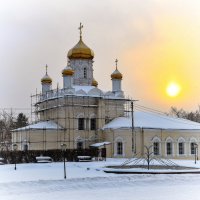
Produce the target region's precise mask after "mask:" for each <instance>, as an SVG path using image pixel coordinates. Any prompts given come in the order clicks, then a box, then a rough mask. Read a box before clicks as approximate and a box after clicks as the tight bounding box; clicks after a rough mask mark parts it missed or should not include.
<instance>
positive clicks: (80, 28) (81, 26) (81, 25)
mask: <svg viewBox="0 0 200 200" xmlns="http://www.w3.org/2000/svg"><path fill="white" fill-rule="evenodd" d="M82 28H83V24H82V23H81V22H80V26H79V27H78V29H79V30H80V39H81V38H82Z"/></svg>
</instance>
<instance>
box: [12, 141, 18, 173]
mask: <svg viewBox="0 0 200 200" xmlns="http://www.w3.org/2000/svg"><path fill="white" fill-rule="evenodd" d="M17 147H18V146H17V144H16V143H15V144H13V150H14V151H15V170H16V169H17V167H16V150H17Z"/></svg>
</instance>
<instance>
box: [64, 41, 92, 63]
mask: <svg viewBox="0 0 200 200" xmlns="http://www.w3.org/2000/svg"><path fill="white" fill-rule="evenodd" d="M67 57H68V58H69V59H73V58H75V59H77V58H81V59H93V58H94V52H93V51H92V49H90V48H89V47H88V46H87V45H86V44H85V43H84V42H83V41H82V37H80V40H79V42H78V43H77V44H76V45H75V46H74V47H73V48H72V49H70V50H69V51H68V54H67Z"/></svg>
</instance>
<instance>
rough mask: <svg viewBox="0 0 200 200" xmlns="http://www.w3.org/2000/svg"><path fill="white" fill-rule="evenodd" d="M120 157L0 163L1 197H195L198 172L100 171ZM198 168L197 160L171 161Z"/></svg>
mask: <svg viewBox="0 0 200 200" xmlns="http://www.w3.org/2000/svg"><path fill="white" fill-rule="evenodd" d="M123 161H124V160H123V159H108V160H107V161H106V162H102V161H101V162H94V161H93V162H87V163H84V162H80V163H75V162H67V165H66V166H67V168H66V169H67V179H66V180H64V178H63V163H43V164H18V165H17V170H16V171H15V170H14V165H1V166H0V199H2V200H11V199H12V200H25V199H28V200H33V199H34V200H35V199H36V200H41V199H42V200H46V199H47V200H55V199H56V200H57V199H69V200H75V199H77V200H78V199H81V200H86V199H87V200H100V199H101V200H116V199H117V200H133V199H136V200H161V199H162V200H169V199H170V200H179V199H181V200H186V199H187V200H188V199H189V200H199V199H200V192H199V191H200V174H193V175H192V174H184V175H130V174H129V175H123V174H122V175H117V174H106V173H104V172H103V171H102V167H104V166H105V165H113V164H115V165H117V164H121V163H122V162H123ZM175 162H176V163H177V164H179V165H184V166H193V167H199V168H200V161H198V163H197V164H196V165H195V164H194V161H191V160H187V161H175Z"/></svg>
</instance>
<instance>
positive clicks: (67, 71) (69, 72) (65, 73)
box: [62, 66, 74, 76]
mask: <svg viewBox="0 0 200 200" xmlns="http://www.w3.org/2000/svg"><path fill="white" fill-rule="evenodd" d="M62 75H63V76H73V75H74V71H73V70H72V68H71V67H69V66H67V67H66V68H65V69H63V70H62Z"/></svg>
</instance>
